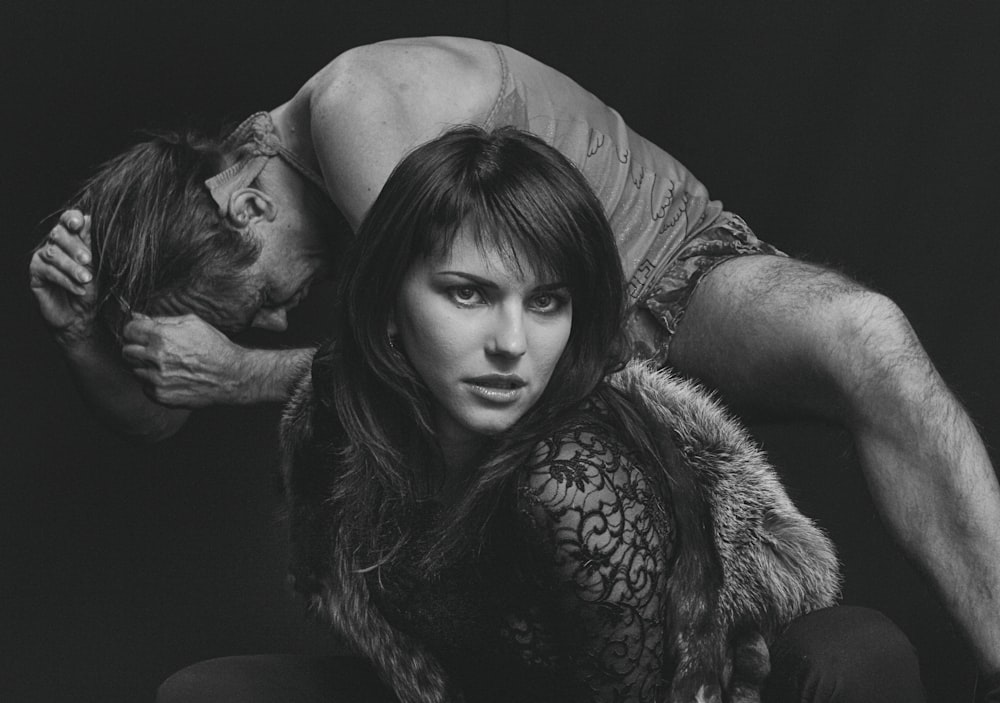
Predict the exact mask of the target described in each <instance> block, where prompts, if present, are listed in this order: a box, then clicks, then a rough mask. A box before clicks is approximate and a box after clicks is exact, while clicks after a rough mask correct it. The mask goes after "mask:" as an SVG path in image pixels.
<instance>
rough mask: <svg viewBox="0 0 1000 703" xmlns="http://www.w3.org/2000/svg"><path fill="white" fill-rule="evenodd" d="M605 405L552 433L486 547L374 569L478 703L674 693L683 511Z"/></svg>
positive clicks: (416, 632) (397, 606)
mask: <svg viewBox="0 0 1000 703" xmlns="http://www.w3.org/2000/svg"><path fill="white" fill-rule="evenodd" d="M601 417H602V415H601V413H600V411H599V410H598V409H597V408H595V407H594V406H592V405H591V406H588V407H587V408H585V409H583V410H582V411H581V412H580V413H579V414H578V415H576V416H575V419H574V420H573V421H571V422H568V423H566V424H565V425H564V426H563V428H562V430H561V431H560V432H559V433H557V434H556V435H554V436H552V437H550V438H549V439H548V440H546V441H544V442H542V443H541V444H539V445H538V447H537V448H536V450H535V452H534V454H533V456H532V457H531V459H530V461H529V462H528V464H527V466H526V467H525V469H524V470H523V471H522V472H521V473H520V475H519V476H518V480H517V483H516V486H515V490H514V493H513V495H508V496H507V500H505V501H503V505H504V506H505V507H503V508H501V511H500V514H499V515H498V516H497V519H496V520H495V521H494V522H493V523H492V528H491V530H490V534H489V535H488V540H487V544H485V545H484V547H483V550H482V551H481V552H480V553H479V554H478V555H477V556H476V557H472V556H471V555H470V558H469V561H464V560H463V563H461V564H453V565H452V566H451V567H448V568H446V569H445V570H444V571H443V572H441V573H440V574H438V575H435V576H432V577H430V578H427V577H426V576H424V575H421V574H419V573H417V571H416V566H415V563H413V562H411V563H409V564H407V563H406V562H408V561H410V559H408V558H404V559H402V560H401V561H400V562H397V563H396V564H395V565H393V566H392V567H390V568H388V569H384V570H382V572H381V574H380V576H379V577H378V578H377V579H376V578H375V577H374V575H371V576H370V579H369V582H370V584H371V586H372V589H373V592H374V595H375V598H376V600H377V602H378V606H379V608H380V609H381V610H382V612H383V613H384V615H385V616H386V618H387V619H388V620H389V621H390V622H392V623H393V624H394V625H395V626H396V627H398V628H399V629H401V630H402V631H404V632H406V633H408V634H410V635H412V636H415V637H417V638H418V639H420V640H421V641H423V642H425V643H426V644H427V645H428V646H429V647H430V648H431V650H432V651H434V652H435V653H436V655H437V656H439V657H440V658H441V660H442V662H443V663H444V664H445V668H446V670H447V671H448V672H449V673H450V674H453V675H455V676H457V677H458V678H459V680H460V681H461V684H462V686H461V687H462V688H463V689H464V691H465V696H466V700H467V701H491V702H492V701H494V700H496V701H500V700H504V701H510V700H518V701H525V702H526V701H546V703H552V702H554V701H562V700H566V701H574V703H577V702H580V701H588V700H589V701H601V702H602V703H603V702H605V701H608V702H611V701H614V702H616V703H617V702H622V703H627V702H631V701H635V702H638V701H653V700H657V699H658V698H660V697H661V696H660V695H659V693H660V691H661V690H662V689H663V687H664V681H663V670H664V666H665V663H664V630H665V622H664V617H665V608H666V603H665V597H666V593H667V589H666V587H665V584H666V580H667V578H668V575H669V567H670V565H671V563H672V560H673V553H674V525H673V520H672V518H671V516H670V515H669V514H668V513H667V511H666V510H665V509H664V505H667V504H668V503H667V501H666V500H665V493H664V490H665V489H664V487H662V486H657V485H654V483H653V481H652V480H651V479H650V478H648V477H647V475H646V474H645V473H644V471H643V467H642V464H641V462H640V459H639V458H638V457H637V456H635V454H634V453H633V452H631V451H630V450H628V449H627V448H626V447H624V446H623V444H622V443H621V442H620V441H619V439H618V437H617V433H616V432H615V431H614V430H613V428H612V427H611V426H609V425H607V424H605V423H604V422H603V421H601V420H599V419H598V418H601ZM430 522H431V523H433V522H434V520H431V521H430ZM414 561H415V560H414Z"/></svg>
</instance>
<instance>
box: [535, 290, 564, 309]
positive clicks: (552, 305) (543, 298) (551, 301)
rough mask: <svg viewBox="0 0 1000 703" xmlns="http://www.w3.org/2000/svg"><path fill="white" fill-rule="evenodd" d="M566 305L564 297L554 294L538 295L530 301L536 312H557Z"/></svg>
mask: <svg viewBox="0 0 1000 703" xmlns="http://www.w3.org/2000/svg"><path fill="white" fill-rule="evenodd" d="M565 304H566V297H565V296H561V295H556V294H555V293H539V294H538V295H536V296H534V297H533V298H532V299H531V307H532V309H534V310H537V311H538V312H543V313H547V312H557V311H559V310H561V309H562V307H563V306H564V305H565Z"/></svg>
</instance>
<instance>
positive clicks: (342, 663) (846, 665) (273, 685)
mask: <svg viewBox="0 0 1000 703" xmlns="http://www.w3.org/2000/svg"><path fill="white" fill-rule="evenodd" d="M156 700H157V703H230V702H231V703H313V702H314V701H315V703H320V702H322V703H393V702H394V701H395V697H394V696H393V695H392V694H391V693H390V692H389V691H387V690H386V689H385V687H384V686H383V685H382V684H381V683H380V682H379V680H378V678H377V677H376V675H375V673H374V672H373V671H372V669H371V668H370V667H369V666H368V665H367V663H365V662H363V661H361V660H359V659H357V658H354V657H328V658H313V659H310V658H307V657H294V656H287V655H262V656H253V657H225V658H222V659H212V660H210V661H206V662H201V663H199V664H195V665H193V666H190V667H188V668H186V669H183V670H181V671H179V672H178V673H176V674H174V675H173V676H171V677H170V678H169V679H167V681H166V682H164V684H163V685H162V686H161V687H160V690H159V693H158V696H157V699H156ZM763 700H764V703H897V702H898V703H921V702H922V701H923V700H924V693H923V689H922V687H921V685H920V674H919V671H918V667H917V657H916V652H915V651H914V649H913V646H912V645H911V644H910V642H909V640H907V638H906V636H905V635H904V634H903V633H902V632H901V631H900V630H899V628H897V627H896V626H895V625H894V624H893V623H892V622H891V621H890V620H889V619H888V618H886V617H885V616H884V615H882V614H881V613H878V612H876V611H873V610H868V609H866V608H855V607H846V606H840V607H836V608H827V609H825V610H820V611H817V612H815V613H811V614H809V615H807V616H805V617H802V618H799V619H798V620H796V621H795V622H793V623H792V625H791V626H790V627H789V628H788V630H787V631H786V632H785V633H784V634H783V635H782V636H781V637H780V638H779V639H778V640H777V641H776V642H775V643H774V644H773V645H772V647H771V675H770V676H769V677H768V680H767V685H766V687H765V690H764V692H763Z"/></svg>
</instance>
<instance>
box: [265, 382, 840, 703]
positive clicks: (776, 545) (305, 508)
mask: <svg viewBox="0 0 1000 703" xmlns="http://www.w3.org/2000/svg"><path fill="white" fill-rule="evenodd" d="M611 383H612V384H613V385H614V386H615V387H617V388H618V389H619V390H621V391H622V392H623V393H625V394H626V395H627V396H628V397H629V398H630V399H631V400H632V401H633V402H634V403H635V406H636V407H637V408H638V409H639V410H640V412H641V413H642V414H643V415H644V416H645V417H646V419H647V420H648V421H649V422H650V423H652V424H651V426H659V427H663V428H664V431H665V432H670V433H671V437H672V439H673V441H674V442H675V444H676V445H677V447H678V448H679V450H680V454H681V457H682V461H683V463H684V465H685V466H686V467H687V468H688V469H689V470H690V471H692V472H693V474H694V476H695V481H696V484H697V486H698V490H699V491H700V492H701V494H702V495H701V497H702V498H703V499H704V500H705V501H706V502H707V504H708V505H709V508H710V513H711V517H712V523H713V534H714V541H715V547H716V553H717V554H716V556H717V558H718V560H719V562H720V564H719V565H720V570H721V576H722V578H721V581H720V585H719V588H718V592H717V593H714V594H701V593H697V592H695V589H689V590H688V591H687V592H685V591H684V590H683V587H682V588H681V589H680V591H679V593H680V595H677V596H676V597H678V598H687V599H689V600H690V601H691V602H690V603H687V602H685V603H682V604H681V607H680V609H679V610H680V612H682V613H689V614H690V617H689V619H690V621H691V622H687V623H678V624H676V626H675V627H674V628H673V631H674V633H675V635H674V636H675V638H676V639H677V640H678V641H677V642H675V646H674V650H675V651H676V652H677V653H678V665H677V668H676V673H675V675H674V679H673V681H672V682H670V689H671V697H670V700H678V701H680V700H693V701H711V700H722V698H721V697H720V696H721V695H722V692H723V691H725V698H726V700H730V701H733V702H734V703H750V702H752V701H759V693H758V692H759V688H760V685H761V683H762V682H763V679H764V677H765V676H766V674H767V673H768V666H769V665H768V656H767V644H768V643H769V642H771V641H772V640H773V638H774V637H775V636H776V635H777V634H779V633H780V632H781V630H782V629H783V628H784V627H785V626H786V625H787V624H788V623H789V621H791V620H792V619H793V618H795V617H797V616H799V615H802V614H805V613H807V612H810V611H812V610H815V609H818V608H822V607H826V606H829V605H832V604H833V603H834V602H835V601H836V599H837V597H838V593H839V586H840V575H839V565H838V562H837V558H836V555H835V553H834V549H833V546H832V544H831V543H830V541H829V539H828V538H827V537H826V535H824V534H823V532H822V531H821V530H820V529H819V528H818V527H817V526H816V525H815V524H814V523H813V522H812V521H811V520H809V519H808V518H807V517H805V516H803V515H802V514H801V513H800V512H799V511H798V510H797V509H796V507H795V506H794V504H793V503H792V501H791V500H790V498H789V497H788V494H787V493H786V492H785V490H784V488H783V487H782V485H781V482H780V480H779V479H778V477H777V475H776V473H775V471H774V469H773V467H772V466H771V465H770V464H769V463H768V461H767V459H766V457H765V456H764V454H763V453H762V452H761V451H760V449H758V448H757V446H756V445H755V443H754V442H753V440H752V439H751V438H750V436H749V434H748V433H747V432H746V430H744V429H743V428H742V427H741V426H740V425H739V424H738V423H737V422H736V421H735V420H734V419H733V418H732V417H731V416H730V415H729V414H728V413H727V412H726V411H725V410H724V409H723V408H722V406H721V405H720V404H719V403H718V402H716V401H715V400H714V399H713V398H712V397H711V396H709V395H708V394H707V393H706V392H705V391H704V390H702V389H701V388H700V387H699V386H697V385H696V384H694V383H692V382H690V381H684V380H681V379H679V378H677V377H676V376H674V375H672V374H671V373H669V372H667V371H655V370H653V369H652V368H651V367H650V366H648V365H645V364H642V363H638V362H633V363H631V364H629V365H628V366H627V367H626V368H625V369H624V370H623V371H621V372H619V373H618V374H615V375H614V376H613V377H612V379H611ZM314 412H315V408H314V404H313V395H312V385H311V378H310V376H309V375H308V374H307V375H305V376H304V377H303V378H302V380H301V381H300V383H299V385H298V386H297V388H296V389H295V391H294V393H293V395H292V399H291V400H290V401H289V404H288V406H287V407H286V410H285V415H284V418H283V420H282V431H281V437H282V469H283V475H284V479H285V489H286V497H287V501H288V506H287V507H288V511H289V521H290V522H289V527H290V530H291V541H292V563H291V576H292V581H293V584H294V586H295V588H296V589H297V590H298V591H299V592H300V593H301V594H302V595H303V596H305V598H306V599H307V601H308V603H309V605H310V607H311V609H312V610H314V611H315V612H316V613H317V614H318V615H320V616H321V617H323V618H324V619H326V620H327V621H328V622H329V623H330V624H331V625H332V626H333V627H334V628H335V629H336V630H337V631H338V632H339V633H340V634H341V635H343V637H344V639H345V640H346V641H347V642H349V643H351V644H352V645H353V646H354V648H355V649H356V650H357V651H358V652H359V653H360V654H362V655H364V656H366V657H367V658H368V659H369V660H370V661H372V662H373V664H374V665H375V666H376V668H377V669H378V670H379V671H380V672H381V675H382V677H383V680H385V682H386V683H387V684H388V685H389V686H391V687H392V688H393V689H394V690H395V691H396V693H397V695H398V697H399V699H400V700H401V701H402V702H403V703H418V702H421V703H424V702H429V703H444V702H445V701H460V700H461V699H462V696H461V692H459V691H456V690H454V688H453V687H452V685H451V684H450V682H449V680H448V676H447V674H446V672H444V671H443V669H442V667H441V666H440V665H439V664H438V662H437V661H436V660H435V658H434V657H433V655H431V654H430V653H429V652H428V651H426V649H425V648H424V647H423V646H422V645H421V644H420V643H419V642H417V641H415V640H413V639H412V638H409V637H407V636H406V635H404V634H403V633H400V632H398V631H397V630H395V629H393V628H392V627H391V626H390V625H389V624H388V623H387V622H386V621H385V619H384V618H383V617H382V616H381V614H380V613H379V612H378V611H377V609H376V608H375V607H374V606H373V605H372V603H371V599H370V595H369V593H368V588H367V584H366V581H365V578H364V576H363V575H362V574H361V573H359V572H358V570H357V568H356V567H355V564H354V563H353V561H352V559H351V555H350V554H349V553H347V550H344V549H337V548H336V545H337V539H336V538H337V535H336V526H335V521H334V520H333V519H332V518H331V516H329V515H328V514H326V513H328V512H329V511H326V513H324V511H323V505H322V500H321V496H316V495H312V494H311V493H310V487H309V485H310V483H311V482H310V481H308V480H306V481H304V482H303V481H302V480H301V476H300V475H299V474H300V473H302V468H301V467H302V466H305V465H308V464H309V463H313V464H314V465H315V462H317V461H320V462H322V461H323V453H322V449H321V448H322V446H323V445H324V442H323V439H324V438H323V437H317V436H315V434H314V427H313V418H314ZM671 597H674V593H671Z"/></svg>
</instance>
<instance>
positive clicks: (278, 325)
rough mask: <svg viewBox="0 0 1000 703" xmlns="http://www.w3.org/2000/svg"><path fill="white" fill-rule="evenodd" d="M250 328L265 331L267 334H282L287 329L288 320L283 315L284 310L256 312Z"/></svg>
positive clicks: (275, 309)
mask: <svg viewBox="0 0 1000 703" xmlns="http://www.w3.org/2000/svg"><path fill="white" fill-rule="evenodd" d="M250 326H251V327H253V328H254V329H258V330H267V331H268V332H284V331H285V330H287V329H288V318H287V316H286V315H285V309H284V308H274V309H272V310H268V309H261V310H258V311H257V314H256V315H254V318H253V322H252V323H250Z"/></svg>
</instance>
